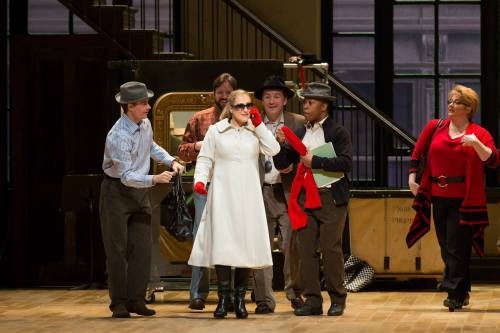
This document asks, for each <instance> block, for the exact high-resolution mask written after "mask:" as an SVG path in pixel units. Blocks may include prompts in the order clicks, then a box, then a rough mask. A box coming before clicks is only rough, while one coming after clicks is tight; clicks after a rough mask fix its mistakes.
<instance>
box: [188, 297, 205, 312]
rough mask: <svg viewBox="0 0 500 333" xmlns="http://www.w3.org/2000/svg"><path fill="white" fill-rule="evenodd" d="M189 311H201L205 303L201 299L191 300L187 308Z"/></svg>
mask: <svg viewBox="0 0 500 333" xmlns="http://www.w3.org/2000/svg"><path fill="white" fill-rule="evenodd" d="M188 307H189V308H190V309H191V310H203V309H204V308H205V301H204V300H202V299H201V298H195V299H192V300H191V301H190V302H189V306H188Z"/></svg>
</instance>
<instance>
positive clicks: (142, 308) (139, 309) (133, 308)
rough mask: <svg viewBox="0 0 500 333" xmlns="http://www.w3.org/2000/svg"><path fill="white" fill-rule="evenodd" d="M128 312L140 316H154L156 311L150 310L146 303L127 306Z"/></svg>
mask: <svg viewBox="0 0 500 333" xmlns="http://www.w3.org/2000/svg"><path fill="white" fill-rule="evenodd" d="M127 310H128V312H131V313H137V314H138V315H140V316H147V317H149V316H154V315H155V314H156V311H155V310H153V309H148V308H147V307H146V304H144V303H138V302H137V303H129V304H127Z"/></svg>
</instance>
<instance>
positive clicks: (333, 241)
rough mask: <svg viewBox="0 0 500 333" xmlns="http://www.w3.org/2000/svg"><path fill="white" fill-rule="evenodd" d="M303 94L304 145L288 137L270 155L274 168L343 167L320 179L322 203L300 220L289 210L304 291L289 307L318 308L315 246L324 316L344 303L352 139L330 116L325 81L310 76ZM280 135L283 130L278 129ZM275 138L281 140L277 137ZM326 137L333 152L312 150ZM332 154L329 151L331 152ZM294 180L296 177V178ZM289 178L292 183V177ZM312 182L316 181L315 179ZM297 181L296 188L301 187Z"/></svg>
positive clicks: (312, 311)
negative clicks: (332, 178)
mask: <svg viewBox="0 0 500 333" xmlns="http://www.w3.org/2000/svg"><path fill="white" fill-rule="evenodd" d="M302 96H303V97H304V105H303V108H304V117H305V118H306V121H307V123H306V126H303V127H301V128H299V129H298V130H296V131H294V132H295V135H296V136H297V137H298V138H299V139H300V140H301V141H302V143H303V144H304V146H305V147H306V148H307V153H306V154H305V155H304V156H299V154H298V153H297V151H296V150H295V149H294V148H293V147H292V146H291V145H290V143H292V142H291V141H290V143H287V144H285V145H283V146H282V147H281V150H280V152H279V153H278V154H277V155H275V156H274V157H273V160H274V165H275V166H276V167H277V168H278V169H283V168H286V167H288V166H289V165H290V163H298V162H301V163H302V164H303V165H304V166H305V167H307V168H311V169H313V171H314V170H324V171H335V172H341V173H343V177H342V178H340V180H338V181H336V182H333V183H325V184H323V185H321V184H320V186H319V188H318V192H319V193H318V194H319V197H320V199H321V207H320V208H315V209H312V208H311V209H305V215H306V221H304V222H305V226H304V225H303V224H300V223H295V222H296V221H297V218H296V217H297V216H298V215H297V214H295V215H293V214H290V222H291V224H292V228H294V229H295V230H297V238H298V240H297V245H298V252H299V258H300V260H299V265H300V269H299V271H300V276H301V278H302V281H301V282H302V284H301V286H302V292H303V295H304V296H305V297H306V301H305V304H304V305H303V306H302V307H300V308H297V309H295V310H294V313H295V315H297V316H314V315H321V314H323V298H322V296H321V287H320V281H319V256H318V255H317V249H318V248H319V249H320V250H321V253H322V255H323V264H324V267H323V273H324V275H325V279H326V289H327V291H328V294H329V296H330V300H331V305H330V308H329V309H328V313H327V314H328V315H329V316H340V315H342V314H343V313H344V309H345V305H346V297H347V293H346V289H345V286H344V258H343V253H342V234H343V230H344V225H345V220H346V216H347V203H348V201H349V181H348V179H347V173H348V172H349V171H351V168H352V145H351V138H350V135H349V133H348V132H347V130H346V129H345V128H344V127H343V126H341V125H339V124H337V123H336V122H335V120H334V118H333V113H332V105H331V102H333V101H334V100H335V97H334V96H332V95H331V89H330V86H328V84H326V83H321V82H312V83H310V84H309V85H308V87H307V88H306V89H305V90H304V91H303V92H302ZM283 135H284V134H283ZM278 141H280V140H278ZM328 142H331V143H332V145H333V148H334V150H335V153H336V156H335V157H320V156H317V155H313V154H312V152H311V151H312V150H313V149H314V148H317V147H320V146H322V145H324V144H325V143H328ZM332 155H333V154H332ZM296 180H297V179H296ZM296 180H294V185H295V181H296ZM316 185H317V184H316ZM300 187H301V186H300V185H299V186H298V190H299V191H300ZM294 188H296V186H293V185H292V192H291V194H290V200H291V201H292V200H296V199H297V197H298V203H299V205H300V207H304V202H305V195H304V191H302V192H300V193H299V191H296V192H297V193H294Z"/></svg>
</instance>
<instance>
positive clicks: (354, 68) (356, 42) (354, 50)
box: [332, 37, 375, 102]
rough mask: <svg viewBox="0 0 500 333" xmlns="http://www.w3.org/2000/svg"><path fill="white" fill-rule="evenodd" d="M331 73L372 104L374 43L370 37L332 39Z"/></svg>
mask: <svg viewBox="0 0 500 333" xmlns="http://www.w3.org/2000/svg"><path fill="white" fill-rule="evenodd" d="M332 70H333V73H334V74H335V75H337V77H338V78H340V79H341V80H342V81H344V82H346V83H348V84H349V85H350V86H351V87H353V88H354V90H356V91H357V92H359V93H360V94H361V95H362V96H363V97H364V98H366V99H367V100H369V101H371V102H374V95H375V93H374V41H373V38H371V37H336V38H334V39H333V67H332Z"/></svg>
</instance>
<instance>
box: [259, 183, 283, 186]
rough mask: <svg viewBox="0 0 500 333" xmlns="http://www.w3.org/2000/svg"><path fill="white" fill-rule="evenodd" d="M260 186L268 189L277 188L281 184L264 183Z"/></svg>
mask: <svg viewBox="0 0 500 333" xmlns="http://www.w3.org/2000/svg"><path fill="white" fill-rule="evenodd" d="M262 185H263V186H268V187H278V186H281V185H282V184H281V183H274V184H268V183H264V184H262Z"/></svg>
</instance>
